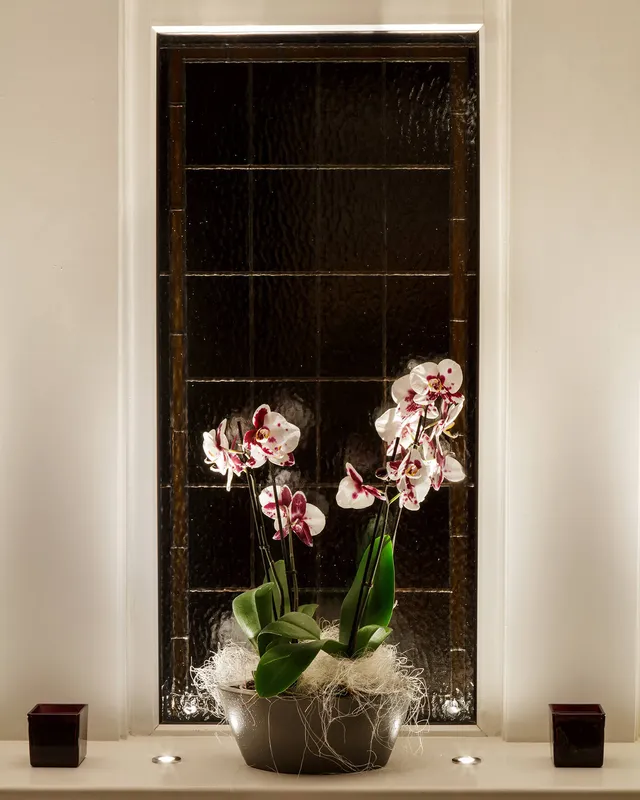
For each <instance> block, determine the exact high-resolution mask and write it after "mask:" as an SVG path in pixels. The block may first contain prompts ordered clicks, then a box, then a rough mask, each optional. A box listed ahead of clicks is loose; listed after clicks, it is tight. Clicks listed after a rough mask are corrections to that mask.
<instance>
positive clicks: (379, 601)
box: [340, 536, 395, 644]
mask: <svg viewBox="0 0 640 800" xmlns="http://www.w3.org/2000/svg"><path fill="white" fill-rule="evenodd" d="M379 544H380V537H377V539H376V540H375V542H374V543H373V548H374V550H373V555H372V559H371V560H372V561H373V559H374V558H375V555H376V553H377V549H378V546H379ZM368 555H369V547H367V549H366V550H365V551H364V553H363V555H362V558H361V560H360V565H359V567H358V571H357V573H356V577H355V578H354V581H353V583H352V584H351V588H350V589H349V591H348V592H347V596H346V597H345V598H344V601H343V603H342V608H341V609H340V641H341V642H342V644H348V643H349V637H350V635H351V629H352V627H353V622H354V618H355V615H356V607H357V604H358V597H359V595H360V587H361V586H362V581H363V579H364V570H365V566H366V564H367V558H368ZM394 603H395V569H394V565H393V547H392V545H391V539H390V537H389V536H385V537H384V543H383V546H382V553H381V556H380V563H379V564H378V569H377V570H376V574H375V576H374V580H373V584H372V586H371V590H370V591H369V595H368V598H367V602H366V605H365V608H364V612H363V614H362V617H361V619H360V626H361V627H365V626H366V625H378V626H381V627H383V628H386V627H387V625H388V624H389V622H390V620H391V616H392V614H393V606H394Z"/></svg>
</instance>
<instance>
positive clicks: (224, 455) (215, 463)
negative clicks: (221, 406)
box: [202, 419, 245, 490]
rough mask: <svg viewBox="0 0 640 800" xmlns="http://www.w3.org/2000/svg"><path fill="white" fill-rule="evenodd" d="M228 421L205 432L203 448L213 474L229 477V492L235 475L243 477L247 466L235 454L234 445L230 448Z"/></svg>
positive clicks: (205, 461) (205, 460) (206, 462)
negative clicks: (227, 431)
mask: <svg viewBox="0 0 640 800" xmlns="http://www.w3.org/2000/svg"><path fill="white" fill-rule="evenodd" d="M226 428H227V420H226V419H224V420H222V422H221V423H220V424H219V425H218V427H217V428H214V429H213V430H210V431H205V433H203V435H202V447H203V449H204V454H205V459H204V463H205V464H207V465H208V466H209V467H210V469H211V471H212V472H218V473H219V474H220V475H226V476H227V490H229V489H230V488H231V480H232V478H233V476H234V475H241V474H242V473H243V472H244V470H245V466H244V464H243V463H242V459H241V458H240V456H239V455H238V453H235V452H233V448H234V444H235V442H234V443H232V445H231V446H229V439H228V437H227V434H226Z"/></svg>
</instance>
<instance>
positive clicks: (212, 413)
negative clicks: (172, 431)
mask: <svg viewBox="0 0 640 800" xmlns="http://www.w3.org/2000/svg"><path fill="white" fill-rule="evenodd" d="M315 402H316V401H315V386H314V385H313V384H309V383H278V382H277V381H274V382H273V383H266V384H263V383H259V384H254V385H252V384H251V383H249V382H248V381H238V382H229V383H227V382H220V383H197V382H196V383H191V384H189V391H188V414H189V482H190V483H213V484H221V483H223V482H224V479H223V478H221V477H220V475H217V474H216V473H213V472H211V470H210V469H209V467H207V466H206V465H205V464H204V455H203V450H202V434H203V432H204V431H208V430H211V428H213V427H214V425H218V424H219V423H220V422H221V421H222V420H223V419H225V418H233V422H232V423H231V422H230V423H229V428H230V430H229V432H230V434H231V431H232V430H233V429H235V427H236V420H237V418H238V417H240V418H241V419H242V420H243V427H244V429H245V430H246V428H247V426H248V425H249V422H250V420H251V417H252V414H253V412H254V410H255V409H256V408H257V407H258V406H259V405H261V404H262V403H267V404H268V405H270V406H271V408H272V409H273V410H274V411H279V412H280V413H281V414H284V416H285V417H286V418H287V419H288V420H289V421H290V422H293V424H294V425H297V426H298V427H299V428H300V430H301V436H300V444H299V445H298V447H297V448H296V451H295V458H296V468H294V469H292V470H291V475H290V477H289V479H288V482H289V485H290V486H291V487H292V488H294V487H295V488H304V486H308V485H309V482H311V481H313V480H314V478H315V463H316V438H315V437H316V434H315V427H314V426H315V417H316V413H315ZM257 478H258V480H259V481H263V482H264V481H265V480H266V478H265V477H264V471H259V472H258V473H257Z"/></svg>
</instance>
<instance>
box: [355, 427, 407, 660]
mask: <svg viewBox="0 0 640 800" xmlns="http://www.w3.org/2000/svg"><path fill="white" fill-rule="evenodd" d="M399 446H400V437H399V436H398V437H397V438H396V441H395V444H394V446H393V453H392V454H391V461H393V460H394V459H395V457H396V453H397V452H398V447H399ZM385 464H386V454H385ZM388 491H389V487H388V486H387V487H385V490H384V498H385V499H384V503H385V505H386V510H385V515H384V524H383V526H382V533H381V534H380V546H379V548H378V553H377V554H376V561H375V562H374V567H373V571H372V572H371V577H369V575H368V573H369V567H370V565H371V558H372V556H373V548H374V545H375V541H376V534H377V532H378V526H379V523H380V516H381V514H382V506H380V508H379V509H378V515H377V517H376V524H375V526H374V529H373V536H372V537H371V542H370V543H369V553H368V555H367V561H366V564H365V566H364V574H363V575H362V583H361V584H360V591H359V592H358V602H357V603H356V613H355V615H354V617H353V624H352V626H351V633H350V634H349V653H350V654H352V652H353V647H354V646H355V640H356V636H357V635H358V628H359V626H360V621H361V619H362V615H363V614H364V609H365V606H366V600H367V598H368V595H369V589H370V588H371V586H372V584H373V578H374V576H375V574H376V569H377V567H378V563H379V561H380V553H381V552H382V545H383V543H384V536H385V532H386V530H387V520H388V518H389V499H388V494H387V493H388ZM365 587H367V598H365V600H364V602H363V595H364V593H365Z"/></svg>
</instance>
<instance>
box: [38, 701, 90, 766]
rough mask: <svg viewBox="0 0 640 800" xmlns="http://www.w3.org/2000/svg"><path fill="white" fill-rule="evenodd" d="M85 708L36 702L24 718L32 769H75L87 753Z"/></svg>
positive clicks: (87, 708) (86, 710) (87, 710)
mask: <svg viewBox="0 0 640 800" xmlns="http://www.w3.org/2000/svg"><path fill="white" fill-rule="evenodd" d="M88 716H89V706H87V705H80V704H53V703H39V704H38V705H37V706H34V707H33V708H32V709H31V711H30V712H29V713H28V715H27V719H28V720H29V756H30V760H31V766H32V767H79V766H80V764H82V762H83V761H84V757H85V756H86V754H87V717H88Z"/></svg>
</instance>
